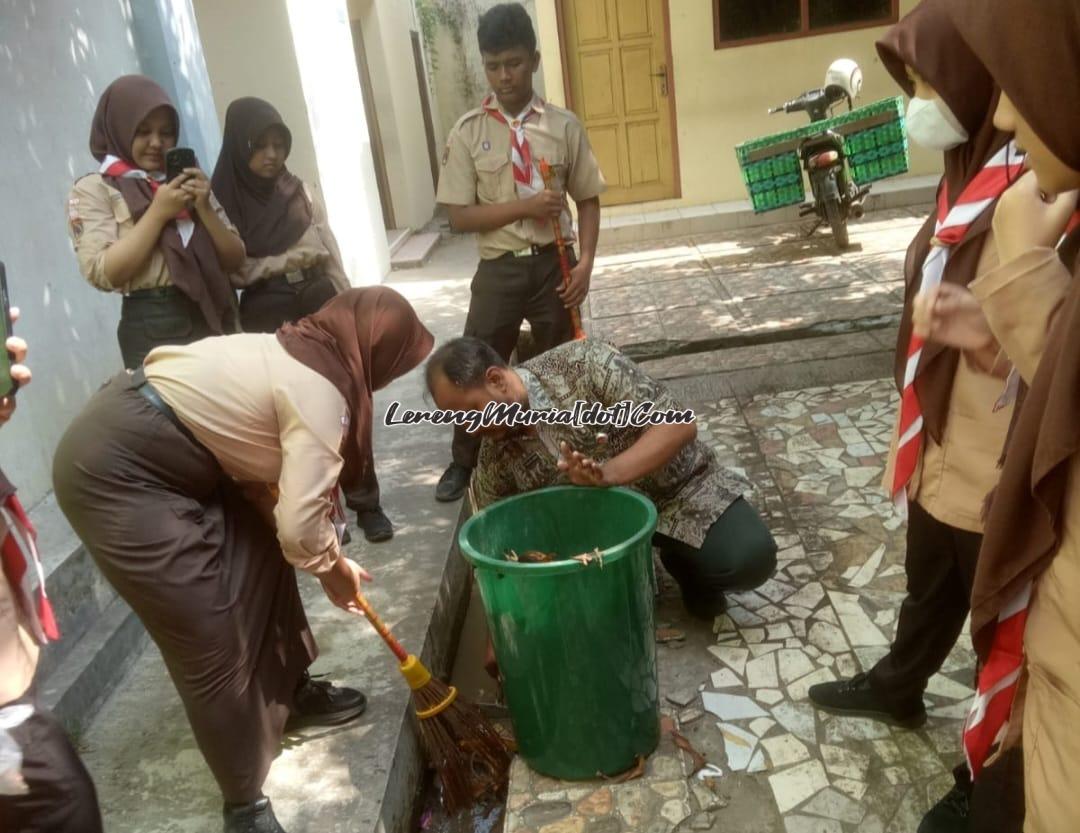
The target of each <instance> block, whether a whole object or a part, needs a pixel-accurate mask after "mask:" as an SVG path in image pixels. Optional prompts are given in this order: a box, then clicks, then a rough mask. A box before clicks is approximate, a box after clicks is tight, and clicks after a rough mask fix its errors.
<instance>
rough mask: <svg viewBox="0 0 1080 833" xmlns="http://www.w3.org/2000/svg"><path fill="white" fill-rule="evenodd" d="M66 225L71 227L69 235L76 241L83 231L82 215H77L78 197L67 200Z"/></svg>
mask: <svg viewBox="0 0 1080 833" xmlns="http://www.w3.org/2000/svg"><path fill="white" fill-rule="evenodd" d="M68 225H69V226H70V227H71V236H72V237H74V238H75V242H76V243H77V242H78V241H79V238H80V237H82V233H83V224H82V217H80V216H79V198H78V197H72V198H71V199H69V200H68Z"/></svg>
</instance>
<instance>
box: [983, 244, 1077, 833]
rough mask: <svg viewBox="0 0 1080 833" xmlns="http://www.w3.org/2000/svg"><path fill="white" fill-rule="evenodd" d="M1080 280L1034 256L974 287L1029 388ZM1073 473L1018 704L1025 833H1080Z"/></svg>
mask: <svg viewBox="0 0 1080 833" xmlns="http://www.w3.org/2000/svg"><path fill="white" fill-rule="evenodd" d="M1072 280H1073V278H1072V276H1071V275H1070V274H1069V271H1068V270H1067V269H1066V268H1065V266H1064V265H1063V264H1062V263H1061V260H1060V259H1059V257H1058V255H1057V252H1055V251H1054V250H1053V249H1033V250H1031V251H1030V252H1027V253H1025V254H1024V255H1022V256H1021V257H1018V258H1016V259H1015V260H1013V261H1011V262H1009V263H1006V264H1005V265H1003V266H1001V267H999V268H998V269H995V270H994V271H993V272H990V273H989V274H987V275H984V276H982V277H980V278H979V279H978V280H976V281H975V282H974V283H973V284H972V285H971V291H972V292H973V293H974V295H975V297H976V298H978V299H979V302H980V304H982V308H983V312H984V313H986V317H987V319H988V320H989V322H990V327H991V329H992V330H993V332H994V336H995V337H996V338H997V340H998V342H999V343H1000V344H1001V346H1002V347H1003V348H1004V350H1005V353H1006V354H1008V356H1009V358H1010V359H1011V360H1012V362H1013V364H1014V365H1015V366H1016V369H1017V370H1018V371H1019V372H1020V376H1021V378H1023V379H1024V380H1026V381H1028V382H1030V381H1031V380H1032V378H1033V377H1034V375H1035V370H1036V369H1037V368H1038V365H1039V359H1041V358H1042V354H1043V351H1044V349H1045V346H1046V336H1047V333H1048V332H1049V330H1050V326H1051V324H1052V322H1053V316H1054V313H1055V312H1056V310H1057V308H1058V306H1059V305H1060V303H1061V301H1062V299H1063V298H1064V296H1065V294H1066V293H1067V292H1068V288H1069V284H1070V283H1071V281H1072ZM1071 465H1072V468H1071V470H1070V472H1069V483H1068V486H1067V488H1066V492H1065V498H1064V505H1063V509H1064V516H1063V524H1062V530H1061V546H1060V548H1059V549H1058V552H1057V555H1056V556H1055V557H1054V559H1053V561H1051V562H1050V566H1049V567H1048V568H1047V570H1046V572H1045V573H1043V574H1042V575H1041V576H1039V577H1038V578H1037V579H1036V581H1035V589H1034V592H1033V594H1032V597H1031V606H1030V608H1029V611H1028V621H1027V627H1026V628H1025V629H1024V653H1025V655H1026V660H1027V662H1026V666H1025V669H1026V680H1027V683H1026V695H1025V696H1024V697H1021V696H1018V697H1017V698H1016V700H1015V701H1014V703H1013V714H1012V716H1011V717H1010V720H1009V739H1008V740H1007V741H1006V744H1005V745H1006V746H1009V745H1011V744H1012V743H1013V742H1015V738H1016V735H1017V734H1018V733H1019V731H1020V728H1021V726H1022V727H1023V745H1024V786H1025V795H1026V804H1027V817H1026V818H1025V819H1024V830H1025V831H1026V833H1058V831H1066V830H1070V831H1071V830H1075V829H1076V827H1077V819H1080V791H1078V790H1077V789H1076V778H1075V774H1076V770H1077V768H1078V767H1080V732H1078V731H1077V729H1076V727H1077V726H1080V605H1078V603H1077V600H1078V599H1080V457H1073V459H1072V461H1071ZM1021 713H1022V719H1021Z"/></svg>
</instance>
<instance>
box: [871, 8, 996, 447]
mask: <svg viewBox="0 0 1080 833" xmlns="http://www.w3.org/2000/svg"><path fill="white" fill-rule="evenodd" d="M948 5H949V0H923V2H922V3H920V4H919V5H918V6H916V7H915V9H914V11H912V12H911V13H910V14H908V15H907V16H905V17H904V19H903V20H901V21H900V22H899V23H897V24H896V25H895V26H893V27H892V28H890V29H889V30H888V31H887V32H886V33H885V36H884V37H883V38H882V39H881V40H879V41H878V42H877V50H878V55H880V56H881V62H882V64H884V66H885V68H886V69H887V70H888V71H889V74H890V75H892V77H893V79H894V80H895V81H896V83H897V84H899V85H900V87H901V88H902V89H903V90H904V92H905V93H907V94H908V96H914V95H915V85H914V84H912V83H911V80H910V79H909V78H908V77H907V72H906V71H905V69H904V67H905V65H906V66H909V67H911V68H912V69H914V70H915V71H916V72H918V73H919V75H920V76H922V78H924V79H925V80H926V82H927V83H928V84H930V86H931V87H933V88H934V90H935V91H936V92H937V94H938V95H939V96H941V99H942V101H944V102H945V104H946V105H948V107H949V109H950V110H952V112H953V114H954V115H955V116H956V117H957V119H959V121H960V123H961V124H962V125H963V126H964V129H965V130H966V131H967V133H968V135H969V136H970V138H969V139H968V141H967V142H965V143H964V144H962V145H961V146H960V147H957V148H953V149H952V150H949V151H946V153H945V176H944V177H943V179H942V181H941V185H940V186H939V187H943V188H946V189H947V194H948V198H949V205H950V206H952V205H954V204H955V203H956V200H957V198H958V197H959V196H960V194H961V193H962V192H963V190H964V188H965V186H967V184H968V183H969V182H970V181H971V180H972V179H973V178H974V177H975V176H976V174H978V173H979V171H981V170H982V169H983V166H984V165H985V164H986V163H987V161H988V160H989V159H990V158H991V157H993V155H994V154H995V153H997V152H998V151H999V150H1001V148H1002V147H1003V146H1004V145H1005V144H1006V143H1007V142H1008V141H1009V139H1010V138H1011V137H1010V136H1009V135H1008V134H1005V133H1002V132H1001V131H999V130H997V129H996V128H995V127H994V124H993V121H994V110H995V109H996V107H997V95H998V94H997V90H996V88H995V86H994V82H993V79H992V78H991V77H990V73H988V72H987V71H986V69H985V67H983V65H982V63H981V62H980V61H979V59H978V58H976V57H975V55H974V53H972V51H971V50H970V49H969V48H968V46H967V44H965V43H964V41H963V39H962V38H961V37H960V33H959V32H958V31H957V30H956V27H955V26H953V24H952V21H951V20H950V19H949V16H948V14H947V12H946V7H947V6H948ZM993 215H994V212H993V210H988V211H984V212H983V214H982V215H981V216H980V217H979V218H978V219H977V220H976V221H975V222H974V223H973V224H972V226H971V228H970V230H969V231H968V233H967V236H966V237H965V238H964V239H963V241H961V242H960V244H959V245H957V246H955V247H953V249H952V251H951V252H950V253H949V262H948V264H947V265H946V267H945V274H944V275H943V276H942V280H944V281H949V282H950V283H956V284H960V285H961V286H967V285H968V284H969V283H971V282H972V281H973V280H974V279H975V277H976V275H975V272H976V270H977V269H978V266H979V259H980V257H981V256H982V250H983V246H984V245H985V243H986V235H987V232H989V231H990V225H991V222H992V220H993ZM936 221H937V208H936V207H935V209H934V211H933V212H932V213H931V214H930V217H929V218H928V219H927V221H926V223H925V224H924V225H923V227H922V228H921V229H920V230H919V233H918V234H917V235H916V236H915V239H914V240H913V241H912V243H911V246H910V247H909V248H908V252H907V260H906V261H905V263H904V279H905V290H904V309H903V313H902V315H901V318H900V334H899V336H898V338H897V345H896V366H895V375H896V384H897V388H898V389H900V390H902V389H903V384H904V370H905V367H906V365H907V354H908V344H909V343H910V341H911V329H912V326H911V318H912V304H913V302H914V300H915V296H916V295H917V294H918V292H919V286H920V280H921V277H922V266H923V262H924V261H925V260H926V257H927V255H929V254H930V240H931V238H932V237H933V236H934V226H935V223H936ZM959 361H960V352H959V351H958V350H949V349H947V348H945V347H944V346H943V345H940V344H927V345H926V346H925V347H924V348H923V352H922V358H921V360H920V362H919V368H918V373H917V375H916V377H915V391H916V393H917V394H918V397H919V404H920V406H921V408H922V412H923V419H924V420H925V422H926V427H927V430H928V431H929V433H930V436H931V437H933V438H934V440H935V441H936V442H941V437H942V434H943V433H944V430H945V419H946V415H947V413H948V405H949V398H950V396H951V395H952V386H953V379H954V378H955V376H956V368H957V365H958V363H959Z"/></svg>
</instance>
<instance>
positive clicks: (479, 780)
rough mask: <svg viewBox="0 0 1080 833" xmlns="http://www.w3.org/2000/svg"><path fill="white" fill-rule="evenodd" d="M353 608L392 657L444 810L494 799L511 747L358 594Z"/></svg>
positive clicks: (504, 781)
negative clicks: (440, 790) (410, 698)
mask: <svg viewBox="0 0 1080 833" xmlns="http://www.w3.org/2000/svg"><path fill="white" fill-rule="evenodd" d="M356 604H357V606H358V607H359V608H360V610H361V611H363V614H364V616H366V617H367V620H368V621H369V622H370V623H371V625H372V627H374V628H375V631H376V632H377V633H378V634H379V636H381V637H382V639H383V642H385V643H386V644H387V646H388V647H389V648H390V650H391V651H393V653H394V656H395V657H397V659H398V662H399V663H400V665H399V666H398V670H399V671H400V672H401V674H402V676H403V677H404V678H405V681H406V682H407V683H408V684H409V688H411V689H412V693H413V694H412V696H413V708H414V709H415V710H416V717H417V723H418V724H419V726H420V743H421V745H422V746H423V748H424V752H425V753H426V755H427V759H428V762H429V763H430V764H431V766H432V767H433V768H434V769H435V771H436V772H437V773H438V775H439V780H440V781H441V782H442V787H443V798H444V801H445V803H446V809H447V810H448V811H449V812H450V813H451V814H453V813H456V812H458V811H459V810H462V809H465V808H466V807H468V806H469V805H471V804H472V803H473V802H475V801H476V800H477V799H479V798H481V797H482V796H484V795H485V794H487V793H491V794H494V793H496V792H497V791H498V789H499V788H500V786H502V785H503V784H505V783H506V779H507V778H508V773H509V769H510V751H511V749H512V747H513V743H512V742H511V741H508V740H507V739H504V738H503V736H502V735H500V734H499V732H498V731H497V730H496V729H495V727H494V726H493V725H492V724H491V723H490V722H489V721H488V720H487V719H486V718H485V717H484V716H483V715H482V714H481V713H480V710H479V709H477V708H476V707H475V706H474V705H472V704H470V703H466V702H465V701H463V700H462V699H461V698H460V697H458V691H457V689H456V688H454V687H453V686H447V685H446V684H445V683H443V682H442V681H441V680H437V679H435V678H434V677H432V676H431V672H430V671H428V670H427V668H425V667H424V665H423V663H421V662H420V660H419V659H417V657H416V656H414V655H413V654H410V653H408V652H407V651H406V650H405V649H404V648H403V647H402V645H401V643H400V642H398V641H397V639H396V638H395V637H394V635H393V634H392V633H390V629H389V628H388V627H387V626H386V625H385V624H384V623H383V621H382V619H380V618H379V615H378V614H377V613H376V612H375V611H374V609H373V608H372V607H371V604H370V603H369V602H368V600H367V599H365V598H364V596H363V595H362V594H360V593H358V594H357V595H356Z"/></svg>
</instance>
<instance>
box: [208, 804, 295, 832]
mask: <svg viewBox="0 0 1080 833" xmlns="http://www.w3.org/2000/svg"><path fill="white" fill-rule="evenodd" d="M222 816H223V817H224V819H225V828H224V830H225V833H285V828H283V827H282V826H281V825H280V824H278V820H277V817H276V816H275V815H274V808H273V807H271V806H270V799H269V798H266V797H263V798H260V799H259V800H258V801H253V802H252V803H251V804H226V805H225V809H224V810H222Z"/></svg>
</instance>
